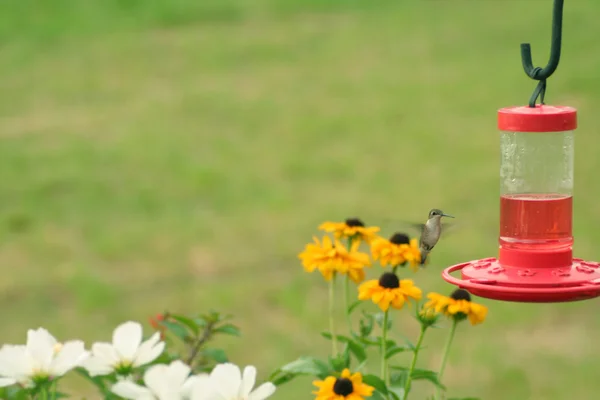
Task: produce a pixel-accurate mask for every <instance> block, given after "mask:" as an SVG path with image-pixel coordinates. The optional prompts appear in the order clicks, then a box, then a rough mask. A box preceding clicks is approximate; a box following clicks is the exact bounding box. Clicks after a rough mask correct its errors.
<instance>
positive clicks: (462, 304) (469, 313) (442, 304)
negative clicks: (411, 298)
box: [425, 289, 488, 325]
mask: <svg viewBox="0 0 600 400" xmlns="http://www.w3.org/2000/svg"><path fill="white" fill-rule="evenodd" d="M427 298H428V299H429V301H428V302H427V303H426V304H425V308H431V309H434V310H435V312H438V313H443V314H444V315H446V316H447V317H448V318H452V319H454V320H455V321H462V320H464V319H466V318H469V322H471V325H477V324H480V323H482V322H483V321H484V320H485V317H486V316H487V312H488V309H487V307H486V306H483V305H481V304H477V303H473V302H472V301H471V295H470V294H469V292H467V291H466V290H464V289H457V290H455V291H454V292H452V294H451V295H450V297H447V296H443V295H441V294H438V293H429V294H428V295H427Z"/></svg>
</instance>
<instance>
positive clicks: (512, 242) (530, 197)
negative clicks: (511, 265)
mask: <svg viewBox="0 0 600 400" xmlns="http://www.w3.org/2000/svg"><path fill="white" fill-rule="evenodd" d="M572 214H573V196H565V195H560V194H517V195H505V196H501V197H500V245H501V246H502V247H504V248H513V249H521V250H526V249H539V250H542V249H546V250H558V249H561V248H568V247H570V246H572V245H573V233H572V229H573V227H572V224H573V223H572V221H573V218H572Z"/></svg>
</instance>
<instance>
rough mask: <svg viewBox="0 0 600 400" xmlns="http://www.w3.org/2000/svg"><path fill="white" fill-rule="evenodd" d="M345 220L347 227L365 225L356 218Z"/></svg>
mask: <svg viewBox="0 0 600 400" xmlns="http://www.w3.org/2000/svg"><path fill="white" fill-rule="evenodd" d="M345 222H346V225H348V226H349V227H355V226H365V224H364V223H363V222H362V221H361V220H360V219H358V218H348V219H347V220H346V221H345Z"/></svg>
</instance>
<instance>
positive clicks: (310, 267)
mask: <svg viewBox="0 0 600 400" xmlns="http://www.w3.org/2000/svg"><path fill="white" fill-rule="evenodd" d="M313 240H314V243H309V244H307V245H306V247H305V249H304V251H303V252H302V253H300V254H299V255H298V257H299V258H300V259H301V260H302V265H303V266H304V270H305V271H306V272H313V271H314V270H315V269H318V270H319V272H321V275H323V277H324V278H325V280H327V281H330V280H331V279H332V278H333V274H334V273H336V272H337V273H340V274H343V275H345V274H347V275H348V276H349V277H350V279H352V280H353V281H354V282H356V283H360V282H362V281H363V280H364V279H365V271H364V267H366V266H370V265H371V261H370V260H369V255H368V254H367V253H362V252H360V251H358V246H359V245H360V243H359V242H353V243H352V246H351V247H350V249H348V248H347V247H346V246H344V245H343V244H342V243H340V241H339V240H337V239H335V240H333V241H332V240H331V238H330V237H329V236H324V237H323V240H322V241H319V239H317V238H316V237H314V238H313Z"/></svg>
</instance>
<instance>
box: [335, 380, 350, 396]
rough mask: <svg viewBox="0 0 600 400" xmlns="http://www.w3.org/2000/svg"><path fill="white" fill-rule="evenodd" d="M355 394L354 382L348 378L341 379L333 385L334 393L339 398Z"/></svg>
mask: <svg viewBox="0 0 600 400" xmlns="http://www.w3.org/2000/svg"><path fill="white" fill-rule="evenodd" d="M352 392H354V386H353V385H352V381H351V380H350V379H348V378H339V379H337V380H336V381H335V383H334V384H333V393H335V394H337V395H339V396H344V397H345V396H348V395H350V394H352Z"/></svg>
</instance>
